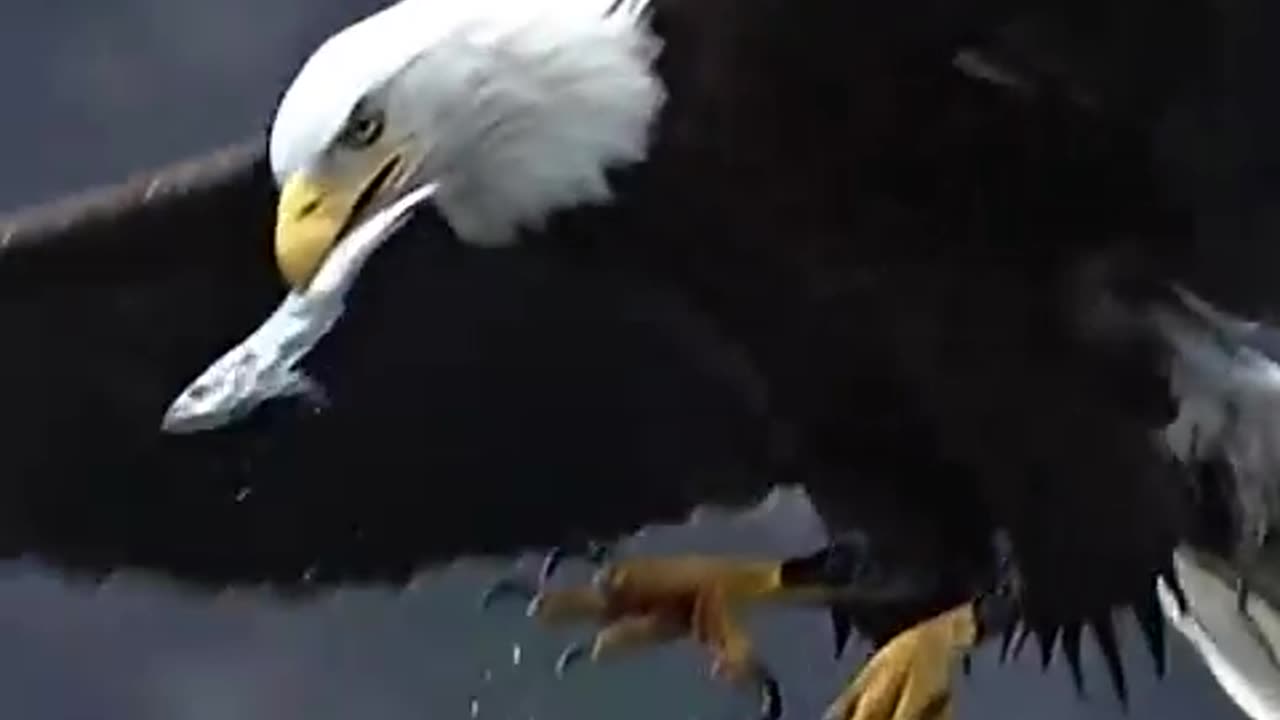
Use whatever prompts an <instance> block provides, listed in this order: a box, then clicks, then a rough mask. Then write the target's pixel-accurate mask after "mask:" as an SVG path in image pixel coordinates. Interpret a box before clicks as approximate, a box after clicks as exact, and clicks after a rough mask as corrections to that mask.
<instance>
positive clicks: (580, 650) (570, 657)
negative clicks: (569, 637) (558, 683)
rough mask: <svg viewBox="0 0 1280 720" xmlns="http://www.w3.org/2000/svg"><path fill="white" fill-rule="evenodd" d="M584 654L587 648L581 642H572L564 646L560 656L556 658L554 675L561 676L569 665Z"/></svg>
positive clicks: (583, 656)
mask: <svg viewBox="0 0 1280 720" xmlns="http://www.w3.org/2000/svg"><path fill="white" fill-rule="evenodd" d="M586 656H587V648H586V646H585V645H583V644H582V643H573V644H572V645H570V646H569V647H567V648H565V649H564V652H562V653H560V657H558V658H556V677H558V678H563V677H564V674H565V673H566V672H568V670H569V668H570V667H571V666H573V665H576V664H578V662H579V661H580V660H582V659H583V658H585V657H586Z"/></svg>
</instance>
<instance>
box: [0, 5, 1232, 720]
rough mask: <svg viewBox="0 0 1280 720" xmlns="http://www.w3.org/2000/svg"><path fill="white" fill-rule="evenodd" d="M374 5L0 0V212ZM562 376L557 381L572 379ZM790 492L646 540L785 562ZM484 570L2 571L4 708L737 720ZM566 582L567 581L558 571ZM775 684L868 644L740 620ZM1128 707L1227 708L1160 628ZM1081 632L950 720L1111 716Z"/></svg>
mask: <svg viewBox="0 0 1280 720" xmlns="http://www.w3.org/2000/svg"><path fill="white" fill-rule="evenodd" d="M381 4H383V3H379V2H372V1H371V0H345V1H343V0H112V1H111V2H102V0H8V2H6V3H4V4H3V5H2V6H0V87H3V88H4V91H5V101H4V112H2V113H0V158H3V170H2V171H0V208H15V207H18V206H21V205H25V204H28V203H33V202H39V201H43V200H48V199H51V198H53V197H56V196H58V195H60V194H63V193H66V192H71V191H75V190H80V189H85V188H87V187H89V186H92V185H95V184H98V183H104V182H112V181H115V180H118V179H121V178H122V177H123V176H125V175H128V174H130V173H133V172H138V171H144V170H146V169H148V168H150V167H153V166H155V165H157V164H161V163H167V162H170V161H173V160H177V159H180V158H182V157H183V156H186V155H190V154H193V153H198V152H201V151H204V150H207V149H210V148H212V147H214V146H217V145H219V144H222V143H226V142H231V141H235V140H238V139H241V138H243V137H245V136H247V135H249V134H251V133H255V132H264V131H265V128H266V126H267V123H268V120H269V118H270V114H271V111H272V109H273V107H274V105H275V102H276V100H277V98H278V96H279V94H280V92H281V91H282V90H283V89H284V87H285V85H286V84H287V82H288V80H289V78H290V77H291V76H292V74H293V73H294V72H295V71H296V70H297V68H298V66H299V64H300V63H301V62H302V60H303V59H304V58H305V56H306V54H307V53H308V52H309V51H310V49H311V48H313V47H314V46H315V44H317V43H318V42H319V41H321V40H322V39H323V38H324V37H325V36H326V35H328V34H329V33H331V32H332V31H334V30H335V29H337V28H338V27H340V26H342V25H343V24H345V23H347V22H349V21H351V20H353V19H355V18H356V17H359V16H361V15H363V14H365V13H367V12H368V11H370V10H372V9H374V8H376V7H378V6H379V5H381ZM573 391H574V389H573V388H572V387H566V388H564V392H566V393H572V392H573ZM819 539H820V532H819V527H818V524H817V519H816V517H815V516H814V514H813V513H812V510H811V508H810V507H809V506H808V504H807V502H806V501H805V500H804V498H803V497H802V496H797V495H794V494H783V495H780V496H779V497H778V498H777V502H775V503H773V504H771V505H770V506H769V507H768V508H767V509H765V510H762V511H761V512H759V513H756V514H753V515H751V516H748V517H744V518H738V519H725V518H714V517H712V518H705V519H704V520H703V521H702V522H700V523H699V524H697V525H696V526H691V527H684V528H659V529H655V530H653V531H652V532H647V533H646V534H645V535H644V536H643V537H641V538H638V539H637V541H636V543H635V547H637V548H642V549H656V548H665V549H677V548H679V549H690V548H692V549H706V550H735V551H753V552H772V553H778V552H803V551H807V550H810V549H812V547H813V546H814V545H815V544H816V543H817V542H818V541H819ZM495 569H505V567H500V568H495V566H494V565H493V564H492V563H490V564H480V563H463V564H460V565H459V566H457V567H455V568H451V569H449V570H447V571H445V570H440V571H432V572H427V573H424V574H423V575H422V576H420V578H419V579H418V580H417V581H416V582H415V583H413V584H412V585H411V586H410V587H408V588H406V589H404V590H402V591H392V590H388V589H352V590H344V591H340V592H337V593H335V594H332V595H329V596H326V597H323V598H318V599H315V600H312V601H308V602H302V603H299V602H290V601H285V600H283V599H279V598H273V597H271V596H269V595H267V594H266V593H264V592H254V591H250V590H239V591H235V592H227V593H223V594H220V595H218V596H214V597H210V596H202V595H195V594H192V593H190V592H189V591H185V590H183V589H181V588H176V587H172V586H169V585H167V584H165V583H164V582H162V581H159V580H156V579H153V578H146V577H139V576H132V575H120V576H116V577H114V578H112V579H111V580H110V581H109V582H108V583H107V584H105V585H104V586H101V587H90V586H87V585H81V584H74V583H69V582H68V581H66V580H64V579H62V578H60V577H59V576H58V575H57V574H56V573H55V572H53V571H51V570H49V569H48V568H45V567H42V566H40V565H38V564H31V563H25V562H13V563H8V564H4V565H0V714H3V715H4V716H5V717H12V718H20V719H21V720H55V719H57V720H63V719H66V720H72V719H75V720H79V719H81V718H83V719H84V720H117V719H119V720H153V719H154V720H161V719H163V720H214V719H219V720H220V719H223V718H235V719H236V720H268V719H270V720H289V719H290V718H307V719H308V720H329V719H337V718H351V717H358V718H360V720H401V719H408V718H414V719H421V718H441V719H449V718H470V717H480V718H502V719H504V720H507V719H509V720H534V719H535V718H556V719H559V720H575V719H577V718H582V719H584V720H585V719H589V718H603V717H608V718H610V720H627V719H629V718H637V719H639V718H645V719H646V720H651V719H652V718H655V717H658V718H671V719H672V720H684V719H686V718H687V719H690V720H692V719H698V720H720V719H721V718H726V719H727V718H734V717H737V718H746V717H750V715H749V714H750V713H751V712H752V706H751V702H750V701H749V700H748V699H746V698H740V697H737V696H735V695H734V694H733V693H732V692H731V691H729V690H728V689H726V688H724V687H721V686H719V685H717V684H715V683H714V682H712V681H711V680H709V679H708V678H707V671H706V659H705V657H703V656H702V655H700V654H698V653H696V652H694V651H692V650H691V649H690V648H689V647H688V646H687V645H684V644H677V645H673V646H671V647H668V648H663V649H661V650H659V651H657V652H654V653H649V654H644V655H640V656H636V657H634V658H629V659H625V660H620V661H618V662H616V663H614V664H611V665H610V666H608V667H583V668H581V669H580V671H579V672H577V673H575V674H572V675H571V676H570V677H568V678H566V679H565V680H563V681H557V680H556V679H555V678H554V676H553V674H552V672H551V666H552V663H553V662H554V660H555V657H556V655H557V654H558V652H559V651H560V649H561V647H562V646H563V644H564V643H566V642H568V641H569V640H571V639H574V638H577V637H585V636H586V632H587V629H585V628H584V629H582V631H580V632H577V633H572V632H557V633H550V632H547V631H544V630H541V629H538V628H535V627H533V626H532V625H531V624H529V623H528V622H527V621H526V620H525V619H524V617H523V613H522V612H521V611H520V608H518V607H509V608H508V607H503V608H498V609H496V610H495V611H492V612H490V613H486V614H483V615H482V614H481V613H480V611H479V609H478V607H477V599H478V596H479V592H480V591H481V589H482V587H483V586H484V584H485V583H486V582H487V581H489V580H490V579H492V577H493V575H494V571H495ZM568 577H572V573H570V574H568ZM752 623H753V627H754V628H756V629H757V630H758V631H759V632H760V641H761V644H762V651H763V654H764V656H765V657H767V658H769V660H770V661H771V663H772V664H773V666H774V667H775V669H776V670H777V672H778V674H779V675H780V677H781V679H782V680H783V683H784V685H785V688H786V692H787V700H788V711H789V717H791V718H797V719H798V718H816V717H818V715H819V714H820V713H821V711H822V709H823V707H824V706H825V703H826V702H827V701H828V700H829V699H830V698H831V697H833V696H834V694H835V693H836V692H837V691H838V690H839V688H840V686H841V684H842V683H843V681H844V680H845V678H846V676H847V675H848V673H849V672H850V671H851V670H852V669H853V668H855V667H856V663H857V662H858V661H859V660H860V659H861V658H862V657H864V656H865V652H866V648H865V647H852V648H851V649H850V651H849V653H848V656H847V657H846V659H845V660H844V661H842V662H840V663H836V662H834V661H833V660H831V655H832V652H831V639H830V634H829V631H828V628H827V626H826V624H825V618H824V617H822V616H820V615H817V614H807V613H803V612H795V611H788V612H770V613H768V614H763V615H761V616H758V617H754V618H753V619H752ZM1127 630H1128V632H1126V638H1125V639H1126V641H1127V643H1126V648H1127V653H1126V654H1127V658H1126V659H1127V662H1128V663H1129V664H1130V669H1131V675H1132V677H1131V688H1132V695H1133V700H1132V707H1131V709H1130V711H1129V713H1128V717H1129V718H1133V719H1134V720H1144V719H1147V718H1162V719H1165V720H1179V719H1184V718H1185V719H1191V718H1196V719H1199V718H1224V719H1227V720H1229V719H1231V718H1238V717H1240V715H1239V713H1238V712H1237V711H1236V710H1235V708H1234V706H1233V705H1231V704H1230V703H1229V701H1227V700H1226V698H1225V697H1224V696H1223V695H1222V693H1221V691H1220V690H1219V689H1218V688H1217V686H1216V685H1214V683H1213V682H1212V681H1211V680H1210V679H1209V677H1208V676H1207V674H1206V673H1205V672H1204V671H1203V670H1202V669H1201V667H1200V665H1199V662H1198V660H1196V659H1195V657H1194V656H1193V655H1192V654H1191V653H1190V651H1189V650H1188V649H1187V647H1186V646H1185V645H1184V644H1183V643H1182V642H1181V640H1180V639H1179V638H1176V637H1175V638H1172V641H1171V642H1172V647H1171V658H1170V666H1171V670H1170V676H1169V677H1168V678H1167V679H1166V681H1164V682H1163V683H1160V684H1157V683H1156V682H1155V680H1154V678H1153V676H1152V673H1151V672H1149V668H1150V667H1151V663H1150V660H1149V658H1148V657H1147V656H1146V653H1145V650H1143V649H1142V648H1141V647H1140V645H1139V644H1138V643H1137V638H1136V634H1135V633H1134V632H1133V629H1132V628H1131V627H1129V628H1127ZM1091 643H1092V641H1091V639H1086V641H1085V645H1086V648H1085V655H1086V660H1087V663H1088V668H1087V675H1086V680H1087V682H1088V686H1089V689H1090V693H1089V697H1088V698H1087V699H1077V698H1076V696H1075V693H1074V690H1073V689H1072V685H1071V681H1070V678H1069V675H1068V673H1067V672H1066V669H1065V667H1055V668H1053V669H1051V671H1050V672H1049V673H1047V674H1044V675H1042V674H1041V673H1040V672H1039V669H1038V663H1035V662H1033V660H1032V657H1031V656H1032V655H1035V653H1028V656H1027V657H1026V658H1024V660H1023V661H1020V662H1018V663H1016V664H1014V665H1013V666H1009V667H1004V668H998V667H997V666H996V664H995V662H994V658H993V657H992V653H991V652H990V650H988V651H987V652H986V653H985V654H984V656H983V657H981V658H979V660H978V661H977V662H975V665H974V672H973V675H972V677H971V678H970V679H969V680H967V681H965V682H964V683H962V687H961V690H960V695H961V699H960V708H959V714H960V717H961V718H987V719H995V718H1026V717H1031V716H1035V717H1039V718H1043V719H1044V720H1054V719H1057V718H1120V717H1124V715H1123V714H1122V712H1121V711H1120V708H1119V706H1118V705H1117V703H1116V702H1115V701H1114V700H1113V699H1112V696H1111V695H1110V690H1109V686H1108V684H1107V680H1106V677H1105V673H1104V672H1103V670H1102V668H1101V665H1100V663H1099V662H1098V655H1097V652H1096V649H1095V648H1094V646H1093V645H1092V644H1091Z"/></svg>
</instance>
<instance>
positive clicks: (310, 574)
mask: <svg viewBox="0 0 1280 720" xmlns="http://www.w3.org/2000/svg"><path fill="white" fill-rule="evenodd" d="M315 579H316V566H315V565H312V566H311V567H309V568H307V569H306V570H304V571H302V582H307V583H309V582H311V581H312V580H315Z"/></svg>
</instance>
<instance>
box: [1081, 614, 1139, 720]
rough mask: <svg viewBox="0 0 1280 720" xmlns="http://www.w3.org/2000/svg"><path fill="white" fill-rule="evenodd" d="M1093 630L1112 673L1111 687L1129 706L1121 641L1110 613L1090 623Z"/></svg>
mask: <svg viewBox="0 0 1280 720" xmlns="http://www.w3.org/2000/svg"><path fill="white" fill-rule="evenodd" d="M1089 627H1090V628H1091V629H1092V630H1093V638H1094V640H1096V641H1097V643H1098V648H1099V649H1100V650H1101V651H1102V659H1103V660H1104V661H1105V662H1106V665H1107V672H1108V673H1109V674H1110V675H1111V687H1112V689H1114V690H1115V691H1116V697H1117V698H1118V699H1119V700H1120V705H1121V707H1124V708H1128V706H1129V687H1128V682H1127V681H1126V679H1125V676H1124V663H1123V662H1121V660H1120V643H1119V641H1118V640H1117V639H1116V627H1115V624H1114V623H1113V622H1112V621H1111V616H1110V615H1106V614H1104V615H1100V616H1098V617H1097V618H1095V619H1094V620H1093V622H1091V623H1089Z"/></svg>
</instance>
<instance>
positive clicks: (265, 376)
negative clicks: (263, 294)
mask: <svg viewBox="0 0 1280 720" xmlns="http://www.w3.org/2000/svg"><path fill="white" fill-rule="evenodd" d="M436 187H437V186H436V184H434V183H431V184H427V185H423V186H421V187H419V188H417V189H415V190H413V191H412V192H409V193H407V194H405V195H404V196H403V197H401V198H400V199H398V200H397V201H396V202H395V203H393V204H391V205H389V206H388V207H386V208H383V209H382V210H379V211H378V212H377V213H375V214H374V215H372V216H371V217H370V218H369V219H368V220H365V221H364V222H363V223H361V224H360V225H359V226H357V227H356V228H355V229H353V230H352V231H350V232H349V233H348V234H347V236H346V237H345V238H343V239H342V240H341V242H339V243H338V244H337V245H336V246H335V247H334V249H333V251H332V252H331V253H330V254H329V257H328V258H326V259H325V262H324V264H323V265H322V266H321V268H320V270H319V271H318V272H317V273H316V276H315V277H314V278H313V279H312V280H311V283H310V284H309V285H308V286H307V288H306V290H304V291H301V292H299V291H293V292H290V293H289V294H288V295H287V296H286V297H285V299H284V301H283V302H281V303H280V306H279V307H278V308H277V309H276V311H275V312H274V313H272V314H271V316H270V317H269V318H267V320H266V322H264V323H262V325H260V326H259V327H258V329H257V330H255V331H254V332H253V334H251V335H249V337H247V338H245V339H244V340H243V341H242V342H241V343H240V344H239V345H236V346H235V347H234V348H232V349H231V350H229V351H228V352H226V353H225V354H224V355H223V356H222V357H220V358H218V359H217V360H216V361H215V362H214V363H213V364H212V365H210V366H209V367H208V369H206V370H205V371H204V372H203V373H201V374H200V376H199V377H197V378H196V379H195V380H194V381H192V382H191V384H189V385H188V386H187V387H186V389H184V390H183V391H182V393H181V394H179V395H178V397H177V398H176V399H175V400H174V401H173V403H172V404H170V406H169V408H168V410H167V411H166V412H165V414H164V418H163V419H162V420H161V422H160V429H161V430H162V431H163V432H166V433H172V434H187V433H195V432H201V431H205V430H212V429H215V428H219V427H222V426H225V425H227V424H230V423H233V422H236V421H238V420H241V419H243V418H245V417H247V416H248V415H250V414H251V413H252V412H253V411H254V410H255V409H256V408H257V407H258V406H259V405H261V404H262V403H264V402H266V401H267V400H271V399H273V398H280V397H289V396H294V397H301V398H304V399H305V401H306V402H307V403H309V404H311V405H312V406H313V407H316V408H322V407H324V406H325V405H327V403H328V399H327V397H326V395H325V392H324V388H323V387H321V385H320V384H319V383H318V382H317V381H315V380H313V379H312V378H310V377H309V376H308V375H307V374H306V373H305V372H304V371H303V370H301V369H299V368H297V367H296V365H297V364H298V363H299V362H300V361H301V360H302V359H303V358H304V357H305V356H306V355H307V353H309V352H311V350H312V348H314V347H315V346H316V344H317V343H319V342H320V339H321V338H323V337H324V336H325V335H326V334H327V333H328V332H329V331H330V330H331V329H332V328H333V326H334V324H335V323H337V321H338V318H339V317H341V316H342V313H343V310H344V309H345V302H344V300H345V298H346V295H347V292H348V291H349V290H350V289H351V285H352V284H353V283H354V282H355V278H356V276H357V275H359V274H360V269H361V268H362V267H363V266H364V263H365V261H367V260H368V259H369V257H370V255H372V254H373V251H374V250H376V249H377V248H378V247H379V246H381V245H382V243H383V242H385V241H386V240H387V238H389V237H390V236H391V235H392V234H393V233H394V232H395V231H396V230H397V229H399V227H400V226H401V225H403V224H404V222H405V221H407V220H408V219H409V217H410V213H411V211H412V210H413V209H414V208H415V207H417V206H418V205H420V204H421V203H423V202H425V201H426V200H427V199H428V198H430V197H431V196H432V195H433V194H434V193H435V191H436Z"/></svg>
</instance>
